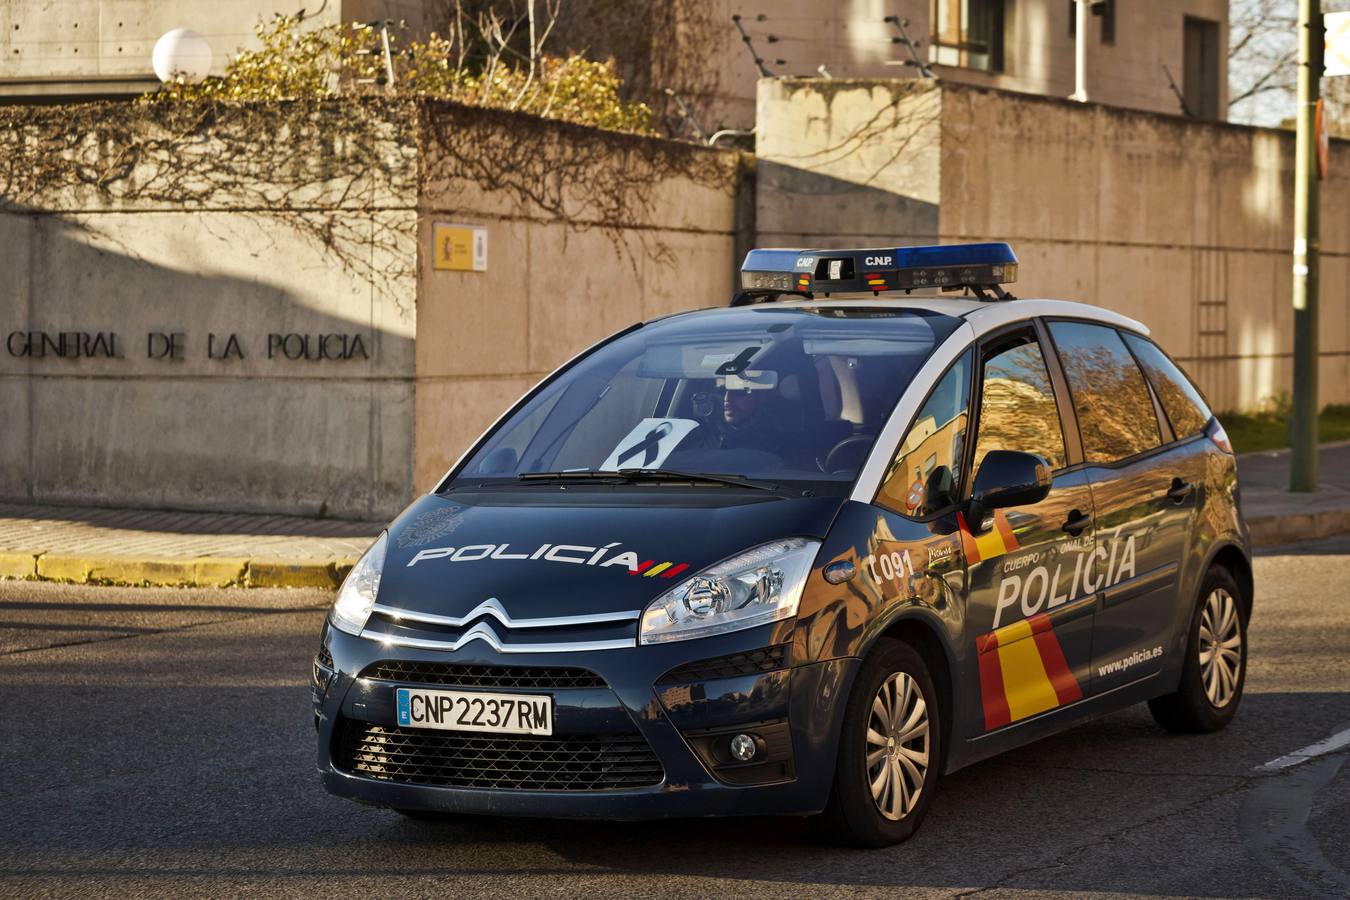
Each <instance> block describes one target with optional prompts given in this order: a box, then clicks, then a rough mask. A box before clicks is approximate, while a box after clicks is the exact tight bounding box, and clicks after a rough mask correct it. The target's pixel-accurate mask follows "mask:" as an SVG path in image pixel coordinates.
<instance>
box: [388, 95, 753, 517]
mask: <svg viewBox="0 0 1350 900" xmlns="http://www.w3.org/2000/svg"><path fill="white" fill-rule="evenodd" d="M447 112H448V111H447ZM442 124H443V125H444V124H446V123H442ZM438 131H441V132H442V133H445V134H450V135H453V137H452V139H451V140H452V142H451V143H449V144H447V143H445V142H443V141H440V140H437V139H435V138H434V137H433V138H431V139H428V140H427V141H426V146H427V161H426V166H427V178H426V181H425V185H424V189H423V192H422V194H421V196H420V198H419V215H420V234H421V239H420V240H419V247H420V248H421V250H422V252H421V253H420V256H419V277H418V294H417V318H418V333H417V416H416V425H417V431H416V436H415V439H414V442H415V447H416V465H415V479H414V481H415V485H416V487H417V488H418V489H419V490H426V489H429V488H430V487H432V486H434V485H435V483H436V482H437V481H438V480H439V479H440V477H441V476H442V475H444V474H445V472H446V470H447V469H448V468H449V467H450V465H451V464H452V463H453V462H454V461H455V460H456V459H457V458H458V457H459V455H460V454H461V453H462V452H463V451H464V450H465V449H466V448H467V447H468V445H469V444H470V443H471V442H472V441H473V440H474V439H476V438H477V437H478V435H479V434H480V433H481V432H482V431H483V430H484V429H485V428H486V427H487V426H488V425H490V424H491V423H492V422H493V421H494V420H495V419H496V418H497V416H498V415H500V414H501V413H502V412H503V411H504V410H505V409H506V408H507V407H508V406H509V405H510V404H511V403H513V402H514V401H515V400H516V399H517V398H518V397H520V395H521V394H523V393H524V392H525V391H526V390H528V389H529V388H530V387H532V386H533V385H534V384H535V383H536V382H538V381H539V380H540V379H541V378H542V377H544V376H545V375H547V374H548V373H550V372H552V371H553V370H554V369H556V368H557V367H558V366H559V365H561V364H562V363H563V362H565V361H566V360H568V359H569V358H571V357H572V356H573V355H575V354H576V353H577V352H579V351H581V350H582V349H584V348H586V347H587V346H589V345H590V344H592V343H594V342H595V341H597V340H599V339H601V338H603V337H605V336H607V335H609V334H612V333H614V332H615V331H618V330H619V329H621V328H625V327H627V326H628V325H631V324H633V323H635V322H638V321H642V320H644V319H648V318H652V317H654V316H660V315H664V314H667V313H671V312H676V311H679V310H685V309H694V308H698V307H706V306H720V305H724V304H725V303H726V302H727V300H728V299H729V298H730V296H731V292H732V291H733V289H734V286H735V272H736V271H737V269H738V267H739V265H740V256H739V255H738V250H739V251H740V252H741V253H743V252H744V249H745V248H744V246H743V244H744V241H745V237H744V236H743V237H741V238H740V239H739V240H740V243H739V244H738V234H737V229H738V226H739V227H741V228H744V223H743V222H740V221H739V220H738V209H737V199H738V186H739V185H740V178H741V176H740V171H739V166H740V160H739V156H738V155H737V154H735V153H731V152H727V151H714V150H707V149H703V148H699V147H694V146H690V145H684V144H675V143H672V142H667V141H658V140H654V139H649V138H638V137H633V136H628V135H619V134H610V133H605V132H599V131H595V130H593V129H585V128H579V127H576V126H569V125H564V124H560V123H555V122H543V121H539V120H532V119H529V118H528V117H524V116H515V115H509V114H481V115H475V116H474V117H473V118H472V119H459V120H456V121H454V122H452V123H449V127H448V128H445V129H444V130H443V131H442V130H441V129H437V128H434V127H433V128H432V129H430V132H431V133H432V134H435V133H437V132H438ZM468 148H472V158H466V156H465V151H466V150H467V149H468ZM475 163H476V164H475ZM480 166H486V167H488V168H489V170H490V171H495V172H499V173H501V175H500V177H498V178H495V179H494V180H495V181H496V185H497V186H495V187H489V186H486V185H485V183H484V179H483V178H482V174H481V172H482V170H481V169H480V168H479V167H480ZM438 221H439V222H452V223H464V224H474V225H485V226H486V227H487V230H488V238H489V243H488V248H489V249H488V267H487V271H485V272H458V271H441V270H436V269H435V268H434V267H433V265H432V261H431V259H430V258H429V255H428V253H427V252H426V251H427V249H428V248H429V247H430V246H431V242H430V236H431V231H432V228H433V227H434V224H435V223H436V222H438Z"/></svg>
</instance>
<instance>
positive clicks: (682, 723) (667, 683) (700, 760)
mask: <svg viewBox="0 0 1350 900" xmlns="http://www.w3.org/2000/svg"><path fill="white" fill-rule="evenodd" d="M773 632H774V626H764V627H763V628H757V629H751V630H747V631H744V632H739V633H733V634H729V635H720V636H717V637H713V638H705V639H702V640H692V641H680V642H675V643H671V644H662V645H653V646H641V647H634V648H630V649H618V650H598V651H583V652H569V653H551V654H530V655H529V656H527V657H523V656H522V655H520V654H514V655H509V656H507V655H503V654H499V653H497V652H496V651H494V650H492V649H491V648H490V647H487V646H486V645H485V644H484V643H483V642H473V643H471V644H470V645H469V646H466V647H464V648H462V649H460V650H458V651H455V652H453V653H448V652H443V651H426V650H412V649H407V648H401V647H394V646H385V645H383V644H380V643H378V642H375V641H371V640H367V639H364V638H358V637H354V636H352V635H349V634H346V633H344V632H341V631H338V630H336V629H333V628H331V627H328V626H325V631H324V637H323V642H324V643H323V646H324V648H325V652H321V654H320V657H321V659H322V660H323V661H324V662H330V661H331V664H330V665H328V666H325V665H321V664H319V663H316V666H315V679H314V681H315V683H314V710H315V724H316V726H317V730H318V768H319V772H320V774H321V776H322V779H323V783H324V786H325V787H326V788H327V789H328V791H330V792H331V793H333V794H336V795H338V796H342V797H348V798H350V799H353V800H356V801H358V802H363V803H368V804H372V805H375V806H385V807H399V808H408V809H422V810H437V811H444V812H462V813H487V814H496V815H513V816H542V817H556V818H571V817H577V818H582V817H584V818H602V819H653V818H666V817H688V816H708V815H771V814H772V815H779V814H810V813H815V812H819V811H820V810H821V809H823V808H824V806H825V804H826V802H827V801H828V799H829V792H830V785H831V783H832V780H833V776H834V761H835V756H836V750H837V743H838V735H839V727H840V720H841V719H842V716H843V708H844V703H843V702H842V701H843V698H844V697H846V696H847V691H848V688H849V686H850V685H851V683H852V677H853V675H854V672H855V670H856V664H857V660H854V659H839V660H832V661H828V662H822V663H813V664H807V665H800V666H794V667H788V668H782V669H776V670H773V671H757V672H754V673H751V674H728V673H727V672H726V671H725V670H721V671H719V670H710V671H703V672H696V673H693V674H692V675H689V676H684V677H679V678H676V679H674V680H672V679H671V678H669V677H665V678H663V676H666V675H667V673H670V672H671V671H672V670H675V669H677V667H681V666H684V665H686V664H689V663H697V662H700V661H703V660H707V659H712V658H721V657H725V656H728V655H734V654H739V653H745V652H750V651H755V650H759V649H762V648H764V647H765V646H766V645H767V644H768V643H769V642H770V641H771V640H772V637H773ZM787 649H788V650H789V651H790V647H789V648H787ZM788 656H789V657H790V652H789V653H788ZM381 661H395V662H421V663H428V662H430V663H455V664H464V665H482V666H509V667H515V668H519V667H529V668H548V667H565V668H572V669H576V668H580V669H585V670H589V671H590V672H593V673H595V674H596V675H598V676H600V678H602V679H603V680H604V682H605V684H606V685H607V686H604V687H600V686H592V687H580V688H574V687H568V688H559V689H553V690H536V689H527V690H518V689H514V688H509V687H488V688H485V689H486V690H495V691H508V692H514V693H536V692H537V693H548V694H551V695H552V696H553V698H554V734H555V736H557V737H559V738H576V739H578V740H581V739H583V738H585V737H590V736H594V735H597V734H601V735H603V734H614V733H625V732H626V733H629V734H636V735H640V736H641V740H642V741H645V743H646V745H647V747H649V748H650V750H651V752H652V754H654V755H655V757H656V759H657V760H659V763H660V768H661V770H662V772H663V773H664V775H663V777H661V778H660V780H659V781H657V780H655V779H654V780H653V781H652V783H650V784H646V785H644V786H640V787H625V788H621V789H566V790H563V789H550V790H536V789H522V788H506V789H502V788H495V787H494V788H485V787H461V786H441V785H428V784H424V783H408V780H407V779H403V780H400V779H397V778H393V779H391V778H389V777H387V776H383V775H381V774H379V773H378V772H375V773H372V772H363V771H358V770H357V769H356V767H354V766H353V765H352V764H351V759H350V758H349V755H348V754H347V752H346V750H345V749H344V747H345V745H344V738H343V729H344V728H350V727H351V726H352V723H361V727H362V728H366V727H368V726H371V725H373V726H379V727H380V728H381V729H397V721H396V712H395V706H394V692H395V689H396V688H397V687H401V686H415V685H421V686H427V687H432V688H436V687H447V688H448V687H452V685H448V684H446V685H427V684H426V683H425V682H422V681H412V680H409V681H393V680H376V679H371V678H365V677H356V676H357V674H358V673H363V672H365V671H366V670H367V667H369V666H370V665H371V664H372V663H376V662H381ZM456 689H458V688H456ZM464 689H472V688H471V687H466V688H464ZM742 726H743V727H744V729H745V730H746V731H748V732H751V733H754V734H757V735H758V734H764V735H766V736H768V740H769V743H770V745H771V746H769V747H766V748H765V749H766V750H767V751H769V752H768V754H767V757H766V758H768V757H771V760H770V762H768V763H756V764H755V765H748V766H736V765H734V764H732V765H728V764H727V760H726V758H725V756H724V755H720V754H718V753H717V752H715V748H716V747H717V746H721V744H719V743H718V740H719V736H721V735H723V734H729V733H733V732H735V731H738V730H740V727H742ZM424 734H425V733H424ZM435 734H437V735H445V734H448V732H435ZM377 768H378V767H377Z"/></svg>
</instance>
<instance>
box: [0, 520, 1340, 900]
mask: <svg viewBox="0 0 1350 900" xmlns="http://www.w3.org/2000/svg"><path fill="white" fill-rule="evenodd" d="M1348 584H1350V540H1347V539H1338V540H1331V541H1324V542H1320V543H1318V544H1308V545H1303V546H1301V547H1298V548H1296V549H1295V550H1294V551H1292V552H1290V551H1284V552H1282V553H1280V554H1270V555H1266V556H1263V557H1261V558H1260V559H1259V560H1258V568H1257V589H1258V597H1257V605H1256V612H1255V616H1254V620H1253V623H1252V629H1251V639H1252V648H1251V659H1250V671H1249V674H1248V680H1247V693H1246V697H1245V699H1244V701H1243V705H1242V709H1241V711H1240V713H1239V715H1238V717H1237V719H1236V721H1235V722H1234V723H1233V725H1232V726H1231V727H1230V728H1229V729H1227V730H1226V731H1225V732H1223V733H1220V734H1218V735H1210V736H1204V737H1174V736H1170V735H1167V734H1165V733H1163V732H1162V731H1161V730H1159V729H1158V728H1157V727H1156V726H1154V724H1153V722H1152V720H1151V719H1150V718H1149V716H1148V713H1147V710H1146V709H1144V708H1143V707H1138V708H1135V709H1132V710H1128V711H1126V712H1123V713H1120V714H1117V715H1114V716H1111V717H1109V718H1106V719H1102V720H1099V721H1097V722H1094V723H1091V724H1088V725H1084V726H1081V727H1079V728H1077V729H1075V730H1073V731H1070V732H1067V733H1065V734H1062V735H1060V736H1058V737H1055V738H1052V739H1049V740H1046V741H1043V742H1041V743H1039V744H1036V745H1033V746H1031V747H1028V748H1025V749H1022V750H1019V751H1016V752H1014V753H1010V754H1007V755H1005V756H1002V757H1000V758H997V759H995V760H991V761H989V762H985V763H981V764H979V765H976V766H973V767H971V768H969V769H966V770H963V771H961V772H959V773H957V774H955V775H953V776H951V777H950V778H948V779H947V780H946V781H945V782H944V783H943V785H942V789H941V793H940V795H939V797H938V798H937V801H936V803H935V804H934V806H933V810H932V814H931V815H930V817H929V820H928V822H927V823H926V824H925V825H924V827H923V829H922V831H921V832H920V833H919V835H918V836H917V837H916V838H915V839H914V840H912V841H910V842H909V843H908V844H905V845H902V846H900V847H895V848H892V849H888V850H880V851H859V850H846V849H840V848H837V847H829V846H821V845H818V844H815V843H813V842H812V841H811V840H810V838H809V837H808V836H807V834H806V830H805V828H804V827H803V825H802V823H801V822H800V821H798V820H775V819H748V820H698V821H682V822H665V823H650V824H636V825H635V824H623V825H619V824H609V823H601V822H579V823H578V822H571V823H564V822H548V821H532V820H520V819H515V820H492V819H482V820H469V821H466V820H462V821H459V822H455V823H449V824H447V823H434V824H426V823H418V822H411V821H406V820H404V819H402V818H401V817H399V816H398V815H396V814H394V813H392V812H386V811H381V810H374V809H365V808H362V807H358V806H356V805H353V804H351V803H348V802H345V801H341V800H337V799H334V798H332V797H329V796H328V795H326V794H325V793H324V792H323V791H322V789H321V788H320V786H319V783H318V779H317V776H316V775H315V773H314V768H313V766H314V762H313V761H314V746H313V744H314V732H313V727H312V725H311V724H310V712H309V705H308V703H309V701H308V695H307V687H306V679H307V673H308V667H309V661H310V659H311V656H312V653H313V651H314V649H315V643H316V637H317V634H318V628H319V622H320V619H321V617H322V615H323V613H322V609H323V607H325V606H326V605H327V603H328V602H329V601H330V599H331V597H330V595H327V594H320V593H304V592H284V591H275V592H272V591H169V590H130V589H118V588H98V587H80V586H58V585H44V584H27V583H17V582H3V583H0V709H3V711H4V715H3V722H4V737H3V739H0V823H3V826H0V895H3V896H6V897H12V896H63V895H64V896H82V897H83V896H90V895H133V894H134V895H157V896H184V895H194V896H195V895H224V896H242V895H248V896H283V895H285V896H310V895H313V896H322V897H324V898H340V897H346V896H353V897H356V896H360V897H371V896H396V895H419V896H429V895H432V894H440V895H450V896H465V895H476V894H503V895H505V894H509V895H514V896H538V895H544V894H549V895H554V894H562V895H573V894H585V895H588V896H590V897H607V896H614V897H632V896H639V895H646V896H668V895H683V896H709V895H750V894H753V895H755V896H756V897H764V896H811V897H813V898H818V897H823V896H827V895H844V894H847V895H849V896H856V895H859V894H886V895H888V896H895V895H897V894H899V893H903V894H904V895H909V896H929V895H932V896H950V895H962V894H966V893H980V892H984V893H991V894H996V895H997V894H1014V893H1017V894H1036V895H1054V894H1061V895H1074V896H1082V895H1091V894H1101V895H1105V894H1112V895H1120V894H1128V895H1144V896H1170V895H1188V896H1201V897H1277V896H1297V897H1306V896H1346V895H1350V765H1346V764H1345V763H1346V761H1347V759H1348V758H1350V746H1345V747H1342V748H1341V749H1340V750H1339V751H1338V752H1331V753H1328V754H1325V755H1322V756H1319V757H1316V758H1314V759H1310V760H1308V761H1305V762H1302V763H1299V764H1297V765H1293V766H1290V767H1288V768H1285V769H1281V770H1279V771H1273V772H1272V771H1266V770H1261V769H1259V767H1260V766H1262V765H1263V764H1265V763H1267V762H1269V761H1271V760H1274V759H1276V758H1278V757H1281V756H1283V755H1285V754H1288V753H1290V752H1291V751H1296V750H1298V749H1300V748H1303V747H1306V746H1308V745H1312V744H1315V743H1316V742H1319V741H1322V740H1324V739H1326V738H1327V737H1328V736H1330V735H1333V734H1336V733H1338V732H1341V731H1343V730H1345V729H1347V728H1350V604H1347V600H1346V586H1347V585H1348Z"/></svg>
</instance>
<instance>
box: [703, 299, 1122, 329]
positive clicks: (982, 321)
mask: <svg viewBox="0 0 1350 900" xmlns="http://www.w3.org/2000/svg"><path fill="white" fill-rule="evenodd" d="M774 304H775V305H777V306H782V307H785V308H794V307H795V308H803V307H804V308H807V309H825V308H829V309H837V308H839V307H844V308H855V309H897V310H900V309H915V310H924V311H927V312H935V313H941V314H943V315H947V316H954V317H957V318H963V319H965V320H966V321H967V322H969V323H970V325H971V327H972V328H973V329H974V331H975V334H976V335H977V336H978V335H981V334H984V333H986V332H988V331H991V330H993V329H995V328H1000V327H1002V326H1003V325H1010V324H1012V323H1014V322H1022V321H1026V320H1027V319H1033V318H1038V317H1044V318H1058V317H1062V318H1070V319H1087V320H1090V321H1096V322H1101V323H1102V324H1104V325H1113V326H1116V327H1118V328H1125V329H1127V330H1130V331H1135V332H1138V333H1139V334H1148V333H1149V329H1148V326H1147V325H1145V324H1143V323H1142V322H1139V321H1136V320H1135V319H1131V318H1130V317H1129V316H1125V315H1121V314H1120V313H1118V312H1115V311H1114V310H1110V309H1103V308H1102V307H1100V306H1093V305H1092V304H1090V303H1075V302H1073V301H1069V300H1048V299H1020V298H1019V299H1017V300H975V299H971V298H968V297H950V298H948V297H934V296H919V297H900V296H886V297H865V298H839V299H836V298H833V297H829V298H821V299H814V300H806V299H800V300H777V301H774ZM709 311H710V310H701V312H709Z"/></svg>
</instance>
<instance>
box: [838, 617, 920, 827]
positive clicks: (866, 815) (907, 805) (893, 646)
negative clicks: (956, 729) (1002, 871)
mask: <svg viewBox="0 0 1350 900" xmlns="http://www.w3.org/2000/svg"><path fill="white" fill-rule="evenodd" d="M941 716H942V710H941V707H940V704H939V702H938V695H937V691H936V690H935V689H934V687H933V678H932V675H931V674H930V672H929V670H928V664H927V663H926V662H925V661H924V658H923V656H922V655H921V654H920V653H919V652H918V650H916V649H915V648H914V647H913V646H912V645H910V644H907V643H904V642H902V641H894V640H883V641H882V642H881V643H879V644H878V645H877V647H876V648H875V649H874V650H873V651H872V653H871V654H869V655H868V657H867V659H866V660H864V662H863V664H862V669H861V670H860V671H859V672H858V678H857V681H856V682H855V684H854V687H853V692H852V693H851V694H850V695H849V700H848V706H847V707H846V708H845V712H844V724H843V732H842V734H841V735H840V738H839V758H838V760H837V762H836V763H835V777H834V789H833V790H832V791H831V794H830V802H829V805H828V806H827V807H826V808H825V811H824V812H823V813H821V815H820V816H819V817H818V818H817V820H816V822H815V823H814V824H815V827H816V831H817V833H818V834H819V835H820V836H821V837H823V838H826V839H829V840H834V841H839V842H842V843H847V844H855V845H858V846H863V847H885V846H888V845H890V844H898V843H899V842H901V841H904V840H908V839H909V838H910V837H911V836H912V835H913V834H914V832H915V831H917V830H918V828H919V824H920V823H921V822H922V821H923V817H924V815H925V814H926V813H927V811H928V807H929V804H931V803H932V801H933V794H934V792H935V791H936V790H937V782H938V777H939V775H940V774H941V771H942V760H943V749H944V748H943V746H942V718H941Z"/></svg>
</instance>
